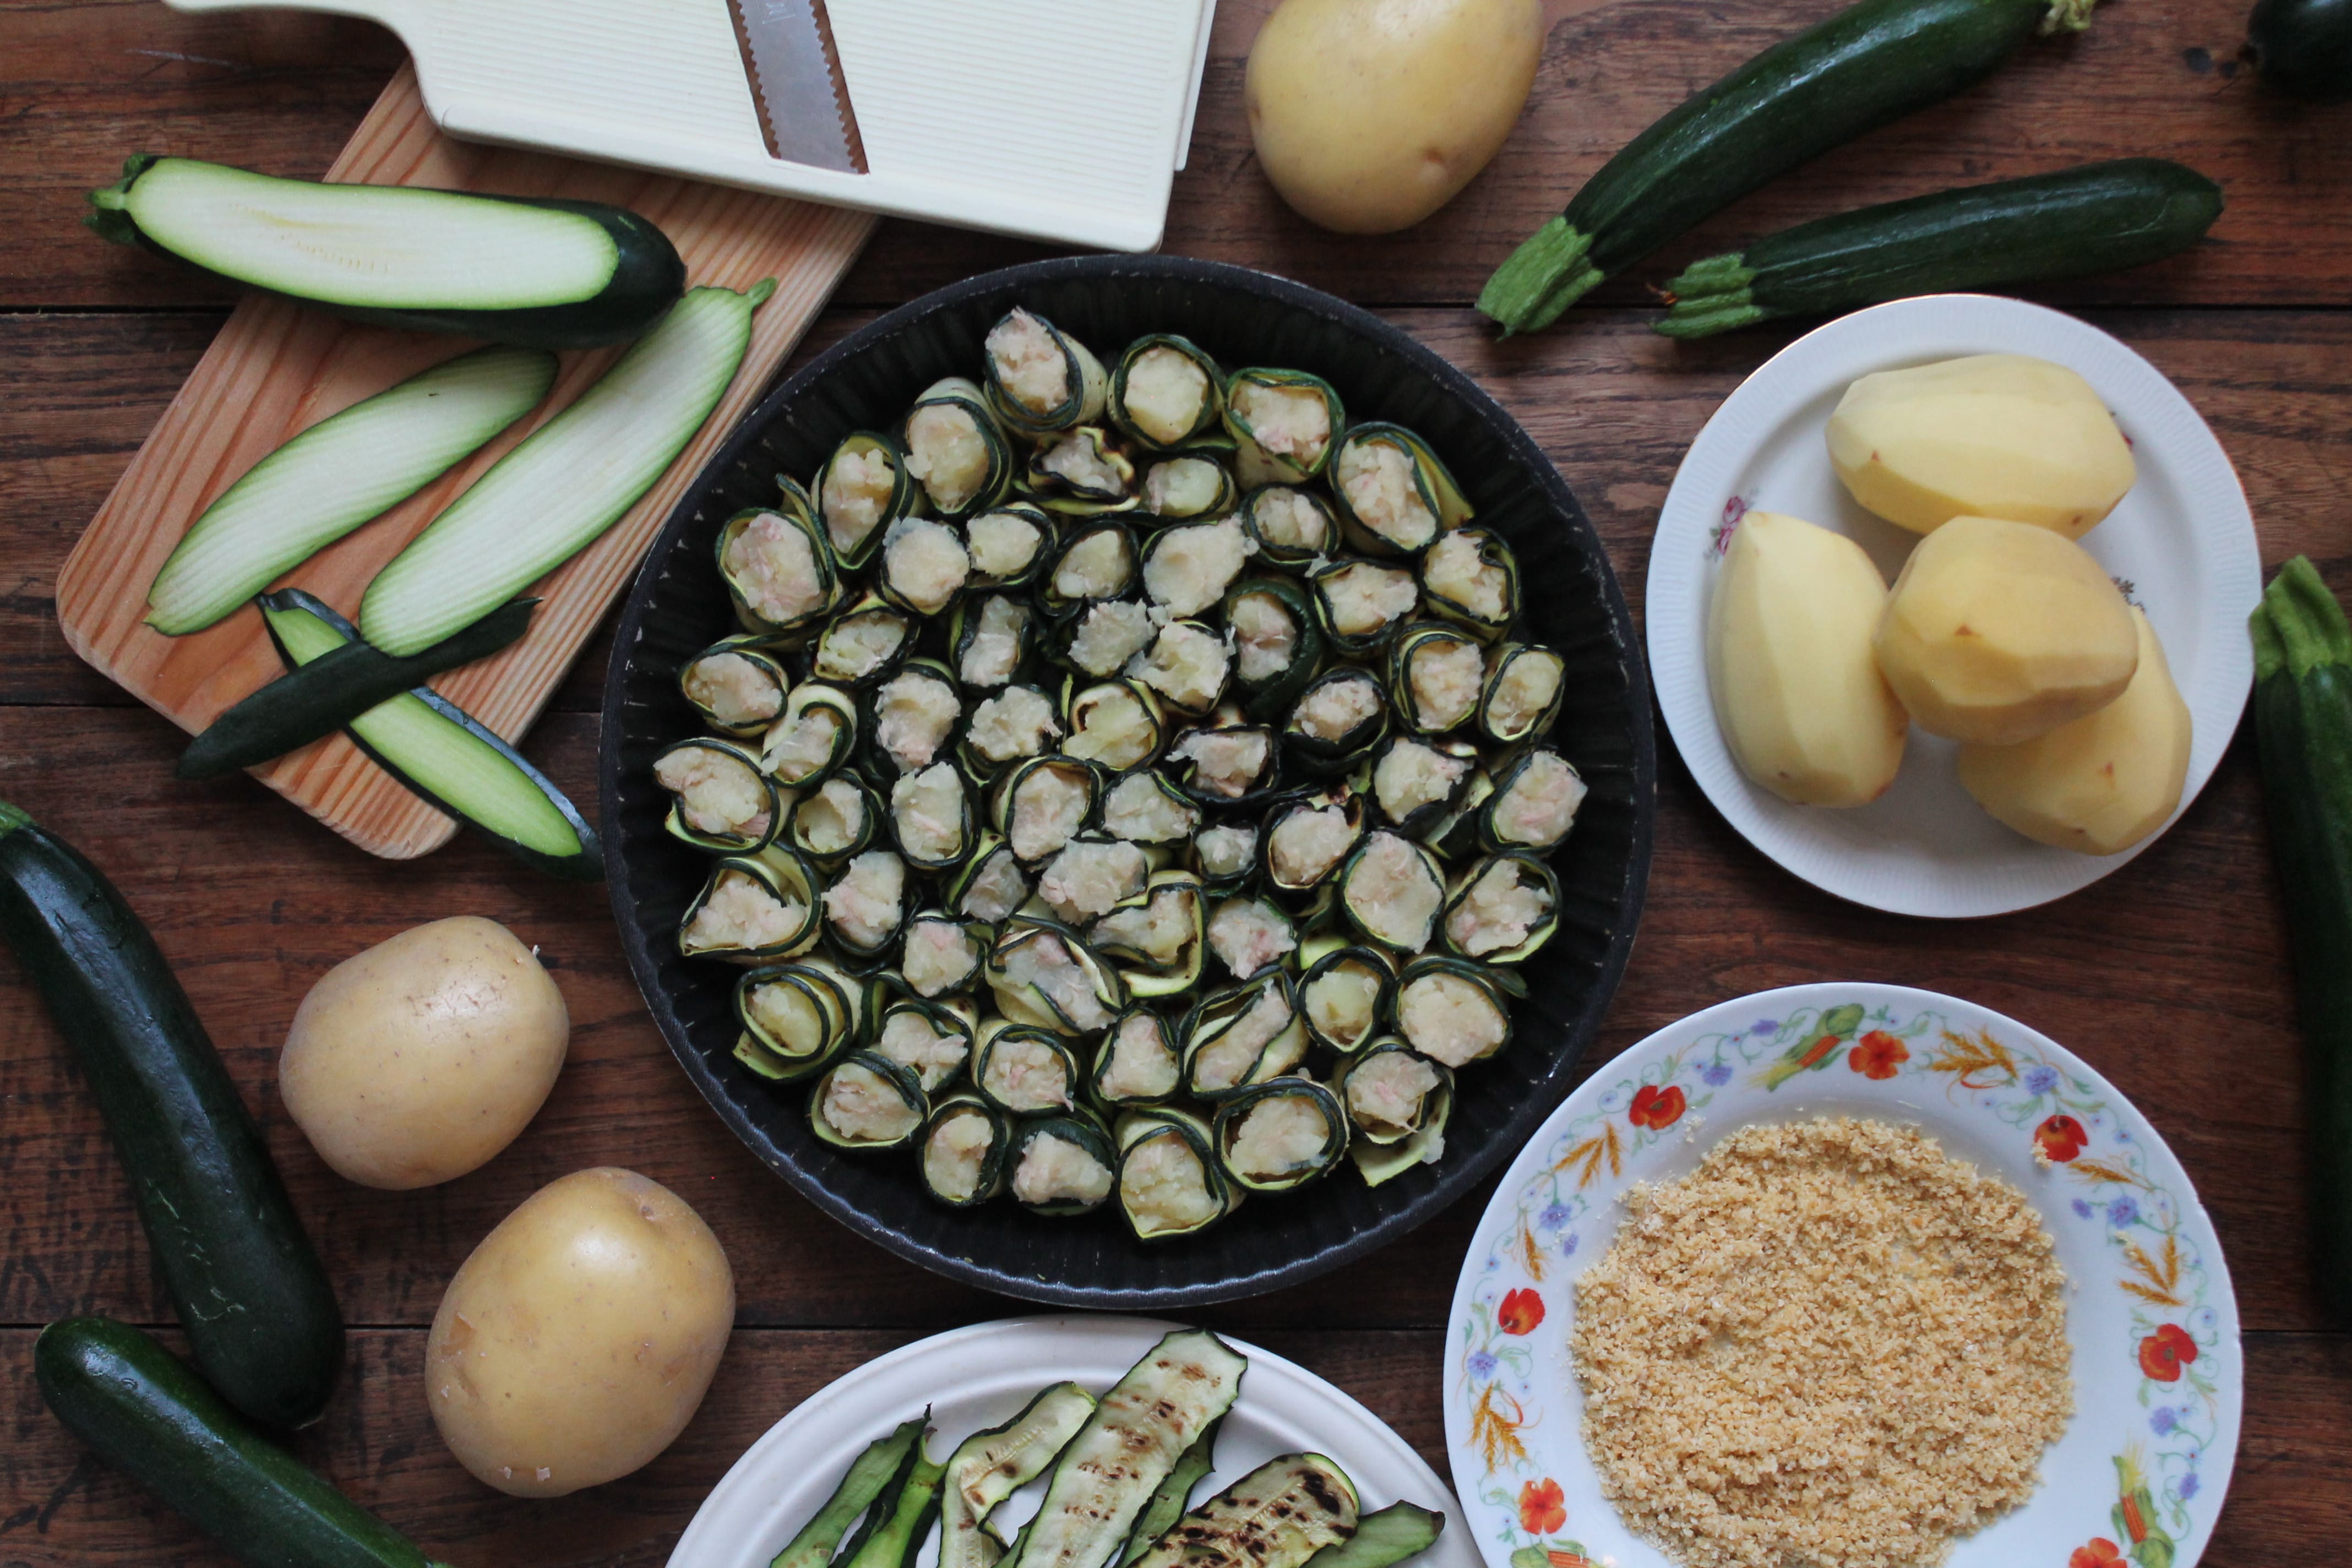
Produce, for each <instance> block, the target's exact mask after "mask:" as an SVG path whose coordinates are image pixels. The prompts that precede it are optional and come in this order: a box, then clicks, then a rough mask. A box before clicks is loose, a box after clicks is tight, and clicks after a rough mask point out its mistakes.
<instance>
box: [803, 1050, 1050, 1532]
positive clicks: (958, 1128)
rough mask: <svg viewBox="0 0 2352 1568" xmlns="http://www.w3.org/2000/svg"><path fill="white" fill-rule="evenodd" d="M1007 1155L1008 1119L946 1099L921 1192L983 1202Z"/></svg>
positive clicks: (949, 1201)
mask: <svg viewBox="0 0 2352 1568" xmlns="http://www.w3.org/2000/svg"><path fill="white" fill-rule="evenodd" d="M1012 1155H1013V1118H1011V1117H1010V1116H1007V1115H1005V1114H1004V1112H1003V1111H1002V1110H997V1109H996V1107H994V1106H992V1105H991V1104H989V1103H988V1102H987V1101H986V1100H982V1099H981V1098H980V1097H979V1096H978V1095H976V1094H955V1095H950V1096H949V1097H948V1098H947V1099H945V1100H940V1102H939V1103H938V1104H937V1105H935V1106H933V1107H932V1108H931V1118H930V1120H929V1121H928V1122H926V1123H924V1126H923V1152H922V1161H921V1169H922V1177H923V1191H925V1192H927V1193H929V1194H930V1195H931V1196H932V1197H934V1198H937V1199H938V1200H939V1201H940V1202H941V1203H943V1204H946V1205H948V1206H949V1207H950V1208H971V1207H974V1206H976V1205H981V1204H984V1203H986V1202H987V1201H988V1200H989V1199H991V1198H992V1197H994V1196H995V1195H996V1194H999V1193H1001V1192H1003V1190H1004V1168H1005V1166H1006V1165H1007V1164H1008V1163H1010V1162H1011V1159H1012ZM818 1568H823V1565H822V1564H819V1565H818Z"/></svg>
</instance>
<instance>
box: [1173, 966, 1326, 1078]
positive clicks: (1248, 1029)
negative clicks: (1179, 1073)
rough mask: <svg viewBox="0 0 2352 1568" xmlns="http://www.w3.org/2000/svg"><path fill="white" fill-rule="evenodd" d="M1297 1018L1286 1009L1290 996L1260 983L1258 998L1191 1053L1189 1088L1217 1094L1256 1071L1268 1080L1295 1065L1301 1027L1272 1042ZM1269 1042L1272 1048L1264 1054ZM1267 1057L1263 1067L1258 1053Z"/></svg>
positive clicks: (1301, 1049)
mask: <svg viewBox="0 0 2352 1568" xmlns="http://www.w3.org/2000/svg"><path fill="white" fill-rule="evenodd" d="M1296 1022H1297V1014H1296V1013H1294V1012H1293V1011H1292V1010H1291V1006H1290V998H1289V997H1288V996H1287V995H1286V994H1284V993H1283V989H1282V987H1281V986H1280V985H1265V986H1262V987H1260V988H1259V991H1258V997H1257V1000H1256V1001H1255V1002H1253V1003H1251V1004H1250V1005H1249V1009H1248V1011H1246V1012H1244V1014H1243V1015H1242V1016H1240V1017H1239V1018H1237V1019H1235V1020H1234V1023H1233V1026H1231V1027H1230V1028H1228V1029H1226V1030H1225V1032H1224V1033H1223V1034H1222V1035H1219V1036H1218V1037H1216V1038H1214V1039H1213V1040H1211V1041H1210V1042H1209V1043H1208V1044H1207V1045H1205V1046H1202V1047H1201V1048H1200V1049H1199V1051H1197V1052H1196V1053H1194V1055H1193V1058H1192V1088H1193V1089H1195V1090H1196V1091H1198V1092H1200V1093H1202V1094H1217V1093H1220V1092H1222V1091H1223V1090H1225V1089H1239V1088H1240V1087H1241V1086H1242V1085H1243V1084H1244V1083H1247V1082H1249V1081H1250V1080H1251V1077H1252V1070H1251V1069H1253V1068H1257V1069H1258V1070H1257V1072H1256V1074H1255V1076H1256V1077H1257V1078H1259V1079H1268V1078H1273V1077H1276V1075H1278V1074H1280V1073H1283V1072H1285V1071H1287V1070H1288V1069H1289V1068H1292V1067H1294V1066H1296V1065H1297V1062H1298V1058H1300V1057H1302V1056H1305V1055H1306V1054H1307V1041H1306V1038H1305V1036H1304V1031H1297V1033H1298V1035H1299V1037H1298V1038H1297V1039H1296V1040H1295V1041H1293V1042H1290V1043H1288V1044H1286V1045H1283V1046H1279V1047H1276V1041H1278V1040H1280V1039H1281V1038H1282V1037H1283V1035H1284V1033H1285V1031H1287V1030H1290V1029H1291V1026H1293V1025H1294V1024H1295V1023H1296ZM1269 1047H1274V1048H1273V1050H1272V1052H1271V1055H1269ZM1261 1057H1266V1058H1267V1059H1266V1061H1265V1064H1264V1066H1263V1067H1261V1066H1260V1064H1259V1059H1258V1058H1261Z"/></svg>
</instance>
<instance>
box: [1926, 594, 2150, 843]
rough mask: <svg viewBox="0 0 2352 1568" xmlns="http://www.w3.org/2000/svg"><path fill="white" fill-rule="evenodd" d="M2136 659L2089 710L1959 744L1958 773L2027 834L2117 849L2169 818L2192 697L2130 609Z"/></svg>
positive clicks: (2049, 840)
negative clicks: (2018, 738) (2133, 668)
mask: <svg viewBox="0 0 2352 1568" xmlns="http://www.w3.org/2000/svg"><path fill="white" fill-rule="evenodd" d="M2132 619H2133V621H2134V622H2135V623H2137V626H2138V628H2139V669H2138V672H2137V673H2136V674H2135V675H2133V677H2132V679H2131V684H2130V685H2129V686H2126V688H2124V694H2123V695H2122V696H2121V697H2118V698H2116V700H2114V701H2113V702H2110V703H2108V704H2107V705H2106V706H2105V708H2102V709H2100V710H2098V711H2097V712H2096V713H2094V714H2091V715H2090V716H2089V717H2088V718H2084V719H2077V720H2075V721H2074V722H2073V723H2071V724H2062V725H2060V726H2059V727H2058V728H2057V729H2055V730H2053V731H2050V732H2049V733H2048V734H2046V735H2037V736H2035V737H2034V738H2033V739H2032V740H2031V741H2027V742H2024V743H2023V744H2021V745H2016V746H1962V747H1961V748H1960V783H1961V784H1963V785H1965V786H1966V787H1967V789H1968V792H1969V794H1970V795H1974V796H1975V797H1976V800H1977V804H1978V805H1981V806H1983V807H1984V808H1985V809H1986V810H1987V811H1989V812H1990V813H1992V815H1993V816H1995V817H1997V818H1999V819H2000V821H2002V822H2004V823H2006V824H2008V825H2009V826H2011V827H2013V828H2015V829H2017V831H2018V832H2020V833H2022V834H2024V835H2025V836H2026V837H2028V838H2032V839H2034V840H2037V841H2038V842H2040V843H2043V844H2048V845H2053V846H2054V847H2057V848H2060V849H2073V850H2076V851H2078V852H2080V853H2082V854H2084V855H2116V854H2120V853H2121V852H2122V851H2124V850H2126V849H2128V848H2130V847H2132V846H2133V845H2135V844H2137V843H2138V842H2139V841H2140V840H2141V839H2143V838H2145V837H2147V836H2148V835H2149V834H2151V833H2154V832H2155V831H2156V830H2157V829H2158V828H2159V827H2162V826H2164V825H2165V824H2166V823H2167V822H2168V821H2169V820H2171V817H2172V813H2173V811H2174V809H2175V808H2176V807H2178V806H2179V805H2180V787H2181V785H2182V784H2183V783H2185V782H2186V781H2187V779H2188V777H2189V739H2190V727H2189V704H2187V703H2186V702H2183V701H2182V700H2180V693H2179V690H2178V689H2176V688H2175V687H2174V686H2173V684H2172V668H2171V667H2170V666H2169V665H2168V664H2167V663H2166V662H2165V658H2164V645H2163V644H2162V643H2160V642H2158V641H2157V640H2156V628H2154V627H2153V626H2149V625H2148V624H2147V616H2144V615H2142V614H2140V612H2139V611H2138V610H2137V609H2135V610H2134V611H2132Z"/></svg>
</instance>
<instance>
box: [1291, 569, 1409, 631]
mask: <svg viewBox="0 0 2352 1568" xmlns="http://www.w3.org/2000/svg"><path fill="white" fill-rule="evenodd" d="M1316 586H1317V587H1318V589H1319V590H1320V591H1321V593H1322V595H1323V603H1324V604H1325V605H1327V606H1328V608H1329V610H1330V613H1331V629H1332V630H1334V631H1336V632H1338V633H1339V634H1340V635H1341V636H1343V637H1369V636H1370V635H1371V634H1372V633H1374V632H1376V631H1379V630H1380V629H1381V627H1383V626H1389V625H1391V624H1392V623H1394V622H1397V621H1401V620H1402V619H1404V617H1405V616H1409V615H1411V614H1412V612H1413V608H1414V606H1415V605H1419V604H1420V603H1421V590H1420V589H1419V588H1418V587H1416V586H1414V584H1413V581H1412V573H1410V572H1405V571H1401V570H1399V569H1397V568H1396V567H1393V566H1381V565H1377V564H1375V563H1372V562H1370V561H1350V562H1349V563H1348V564H1346V565H1345V566H1342V567H1340V568H1339V570H1338V571H1336V572H1332V573H1329V574H1326V575H1324V576H1322V577H1319V578H1318V579H1316Z"/></svg>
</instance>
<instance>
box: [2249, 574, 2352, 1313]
mask: <svg viewBox="0 0 2352 1568" xmlns="http://www.w3.org/2000/svg"><path fill="white" fill-rule="evenodd" d="M2252 633H2253V639H2254V736H2255V740H2256V742H2258V745H2259V748H2260V755H2261V759H2262V769H2263V808H2264V812H2265V815H2267V816H2268V817H2269V818H2270V830H2271V855H2272V858H2273V862H2274V863H2275V864H2276V866H2277V868H2278V879H2279V891H2280V893H2281V895H2282V897H2283V899H2284V903H2285V905H2286V929H2287V940H2288V950H2289V952H2291V953H2292V954H2293V956H2294V980H2295V1002H2296V1009H2295V1010H2296V1015H2297V1016H2298V1017H2299V1019H2300V1020H2301V1022H2302V1025H2303V1048H2304V1060H2305V1071H2306V1073H2307V1075H2308V1079H2309V1083H2310V1093H2309V1096H2308V1099H2307V1100H2306V1101H2305V1107H2306V1113H2307V1115H2308V1117H2309V1119H2310V1123H2311V1133H2310V1139H2311V1142H2310V1144H2309V1149H2310V1159H2311V1178H2310V1180H2311V1194H2310V1210H2311V1216H2312V1234H2311V1246H2312V1265H2311V1267H2312V1275H2313V1279H2314V1280H2315V1283H2316V1284H2317V1286H2318V1289H2319V1298H2320V1301H2321V1304H2322V1305H2323V1306H2324V1307H2325V1308H2326V1310H2327V1312H2328V1315H2329V1316H2330V1317H2332V1318H2333V1319H2334V1320H2335V1321H2336V1322H2338V1323H2340V1324H2347V1325H2352V965H2347V963H2346V962H2345V959H2346V955H2347V953H2352V626H2347V624H2346V621H2345V618H2344V610H2343V607H2342V606H2341V605H2338V604H2337V603H2336V596H2335V595H2333V594H2331V593H2329V592H2328V591H2327V584H2326V583H2324V582H2322V581H2321V580H2320V576H2319V574H2318V572H2317V571H2315V569H2314V568H2313V566H2312V564H2311V563H2310V562H2309V561H2308V560H2306V559H2305V558H2304V557H2302V556H2300V555H2298V556H2296V557H2295V558H2294V560H2292V561H2289V562H2288V563H2286V564H2285V565H2284V566H2283V567H2281V568H2280V569H2279V574H2278V575H2277V576H2276V577H2274V578H2273V579H2272V580H2271V585H2270V587H2269V589H2268V590H2267V591H2265V592H2264V594H2263V602H2262V604H2261V605H2260V606H2258V607H2257V608H2256V609H2255V611H2254V614H2253V617H2252Z"/></svg>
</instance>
